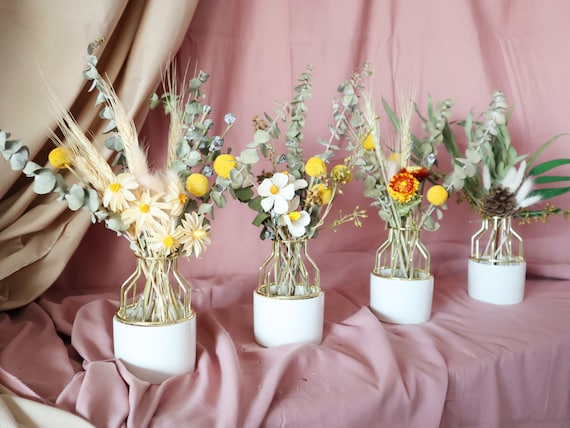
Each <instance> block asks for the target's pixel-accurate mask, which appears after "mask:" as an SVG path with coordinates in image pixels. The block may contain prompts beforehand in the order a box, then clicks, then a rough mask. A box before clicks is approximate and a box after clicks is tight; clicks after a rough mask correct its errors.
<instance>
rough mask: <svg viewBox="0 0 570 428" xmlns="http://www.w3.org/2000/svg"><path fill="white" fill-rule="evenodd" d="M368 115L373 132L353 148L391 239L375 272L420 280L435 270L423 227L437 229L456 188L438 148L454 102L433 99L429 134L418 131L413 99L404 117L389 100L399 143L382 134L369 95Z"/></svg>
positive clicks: (381, 250)
mask: <svg viewBox="0 0 570 428" xmlns="http://www.w3.org/2000/svg"><path fill="white" fill-rule="evenodd" d="M363 100H364V101H365V106H364V109H363V110H364V118H365V122H366V123H367V127H368V129H369V130H370V131H369V133H368V135H367V136H366V138H365V139H363V140H362V141H361V142H360V143H358V144H354V145H352V146H351V147H350V150H351V151H352V156H353V157H354V158H355V159H357V164H358V165H359V170H358V172H357V175H356V176H357V178H359V179H362V180H363V181H364V195H365V196H366V197H369V198H372V199H373V202H372V204H371V205H372V206H375V207H377V208H378V212H379V215H380V218H381V219H382V220H383V221H384V222H385V223H386V225H387V227H388V229H389V237H388V241H387V242H386V243H385V244H384V245H383V246H381V247H380V248H379V249H378V252H377V258H376V266H375V273H376V274H380V273H382V274H383V275H385V276H390V277H398V278H406V279H415V278H417V277H418V276H419V275H421V274H422V273H429V269H430V268H429V253H428V251H427V249H426V248H425V247H424V245H423V244H422V242H421V240H420V231H421V230H430V231H435V230H437V229H438V228H439V223H438V221H439V220H440V219H441V218H442V216H443V210H444V209H445V208H446V201H447V199H448V195H449V192H450V190H451V186H444V185H442V184H441V183H442V174H441V173H440V172H439V171H438V169H437V155H438V151H437V149H438V146H439V144H440V143H442V142H443V138H444V132H447V131H448V130H449V126H448V122H447V121H448V118H449V117H450V115H451V108H452V106H453V101H452V100H449V99H448V100H445V101H443V102H441V103H439V104H438V105H437V106H434V105H433V104H432V101H431V98H430V99H429V100H428V115H427V118H424V117H423V116H421V115H420V117H421V118H422V122H423V123H422V125H423V128H424V130H425V131H426V134H427V135H426V136H425V137H424V138H423V139H419V138H418V137H416V136H415V135H414V134H413V133H412V130H411V129H412V127H411V122H412V116H413V114H414V109H415V110H416V111H417V107H415V104H414V102H413V100H412V98H411V97H406V98H404V99H403V101H402V103H401V106H400V107H401V111H400V116H399V117H398V116H397V115H396V113H395V112H394V111H393V110H392V108H391V107H390V106H389V105H388V103H387V102H386V101H385V100H383V105H384V109H385V111H386V114H387V116H388V118H389V119H390V121H391V123H392V124H393V125H394V127H395V129H396V131H397V134H398V135H397V138H396V141H395V143H394V144H393V146H390V145H388V144H387V143H386V141H385V140H384V139H382V138H381V132H380V125H379V114H378V113H377V111H376V110H375V108H374V106H373V103H372V100H371V99H370V97H369V96H363Z"/></svg>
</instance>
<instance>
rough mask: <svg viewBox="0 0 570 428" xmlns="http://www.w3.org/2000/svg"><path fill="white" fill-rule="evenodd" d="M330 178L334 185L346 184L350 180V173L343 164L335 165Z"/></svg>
mask: <svg viewBox="0 0 570 428" xmlns="http://www.w3.org/2000/svg"><path fill="white" fill-rule="evenodd" d="M331 176H332V179H333V180H334V181H335V182H336V183H340V184H347V183H350V181H351V180H352V171H350V168H349V167H347V166H346V165H344V164H340V165H335V166H334V167H333V169H332V170H331Z"/></svg>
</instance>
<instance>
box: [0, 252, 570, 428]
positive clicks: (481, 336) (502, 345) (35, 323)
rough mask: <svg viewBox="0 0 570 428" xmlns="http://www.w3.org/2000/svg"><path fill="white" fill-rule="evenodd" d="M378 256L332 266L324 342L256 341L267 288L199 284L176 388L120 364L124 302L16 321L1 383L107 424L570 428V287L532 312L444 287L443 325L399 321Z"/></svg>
mask: <svg viewBox="0 0 570 428" xmlns="http://www.w3.org/2000/svg"><path fill="white" fill-rule="evenodd" d="M372 257H373V255H371V254H368V253H358V252H352V253H335V254H332V255H329V256H328V257H327V261H328V262H327V263H326V265H325V266H321V270H322V277H323V278H322V280H323V284H322V285H323V288H324V289H325V295H326V299H325V300H326V305H325V327H324V339H323V342H322V344H320V345H286V346H281V347H275V348H269V349H267V348H263V347H261V346H259V345H257V344H256V343H255V341H254V337H253V322H252V304H251V300H252V294H251V293H252V290H253V289H254V287H255V284H256V278H255V276H253V275H249V276H248V275H243V276H232V277H217V278H210V279H195V280H193V285H194V291H193V301H194V307H195V308H196V310H197V313H198V318H197V320H198V338H197V342H198V344H197V364H196V370H195V371H194V372H193V373H191V374H187V375H181V376H177V377H174V378H171V379H169V380H167V381H166V382H164V383H163V384H161V385H150V384H147V383H145V382H142V381H140V380H138V379H137V378H135V377H133V376H132V375H131V374H130V373H129V372H128V371H127V370H126V369H125V367H124V366H123V365H122V364H121V363H120V362H117V361H115V360H114V358H113V350H112V323H111V320H112V316H113V314H114V312H115V310H116V309H117V305H118V302H117V299H116V297H117V296H116V293H114V292H108V293H103V292H101V291H100V290H99V292H98V293H93V294H89V293H86V294H84V295H81V296H61V295H58V294H57V293H56V292H55V291H54V292H52V293H49V292H48V293H47V294H46V295H44V296H42V298H40V299H39V300H38V301H36V302H34V303H31V304H29V305H28V306H26V307H24V308H22V309H18V310H15V311H12V312H6V313H2V314H0V325H1V329H2V330H1V331H2V334H1V335H0V340H1V342H0V365H1V369H0V381H1V383H2V384H4V385H5V386H7V387H8V388H10V389H12V390H13V391H14V392H16V393H17V394H18V395H20V396H23V397H26V398H31V399H33V400H37V401H39V402H42V403H46V404H49V405H52V406H56V407H58V408H60V409H63V410H67V411H69V412H72V413H75V414H77V415H80V416H82V417H83V418H85V419H87V420H88V421H89V422H90V423H92V424H93V425H94V426H96V427H133V428H135V427H136V428H141V427H147V426H149V427H260V426H263V427H309V426H311V427H438V426H442V427H461V426H469V427H523V426H524V427H567V426H568V424H569V423H570V412H569V402H570V400H569V386H570V363H569V356H570V331H569V330H568V325H570V281H568V280H546V279H528V281H527V290H526V296H525V300H524V301H523V303H521V304H519V305H514V306H495V305H490V304H486V303H482V302H478V301H475V300H472V299H471V298H470V297H469V296H468V294H467V292H466V278H465V275H464V274H462V273H455V274H452V275H449V276H445V275H438V276H437V277H436V285H435V296H434V304H433V313H432V318H431V320H430V321H429V322H427V323H425V324H422V325H416V326H409V325H408V326H406V325H392V324H386V323H381V322H380V321H378V320H377V319H376V317H375V316H374V314H373V313H372V312H371V310H370V309H369V308H368V306H367V305H368V275H369V267H370V266H371V263H372ZM329 263H330V264H329ZM341 265H342V266H344V268H343V269H338V268H335V266H341ZM450 270H453V269H450Z"/></svg>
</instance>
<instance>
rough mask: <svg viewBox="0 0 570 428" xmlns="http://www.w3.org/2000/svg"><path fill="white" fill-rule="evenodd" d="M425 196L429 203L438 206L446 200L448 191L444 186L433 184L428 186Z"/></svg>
mask: <svg viewBox="0 0 570 428" xmlns="http://www.w3.org/2000/svg"><path fill="white" fill-rule="evenodd" d="M426 196H427V200H428V201H429V203H430V204H432V205H435V206H436V207H439V206H441V205H443V204H445V203H446V202H447V198H448V197H449V193H448V192H447V190H446V189H445V187H443V186H441V185H439V184H436V185H435V186H432V187H430V189H429V190H428V191H427V195H426Z"/></svg>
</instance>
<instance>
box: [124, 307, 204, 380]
mask: <svg viewBox="0 0 570 428" xmlns="http://www.w3.org/2000/svg"><path fill="white" fill-rule="evenodd" d="M113 346H114V351H115V358H116V359H117V360H120V361H121V362H122V363H123V364H124V365H125V367H126V368H127V369H128V370H129V372H130V373H132V374H133V375H134V376H136V377H137V378H139V379H141V380H143V381H146V382H149V383H153V384H158V383H162V382H163V381H165V380H166V379H168V378H170V377H172V376H177V375H180V374H185V373H190V372H192V371H194V368H195V365H196V316H195V315H193V316H192V317H191V318H190V319H187V320H183V321H179V322H175V323H173V324H169V325H152V324H138V325H137V324H131V323H127V322H124V321H122V320H120V319H119V318H118V317H117V316H115V317H113Z"/></svg>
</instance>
